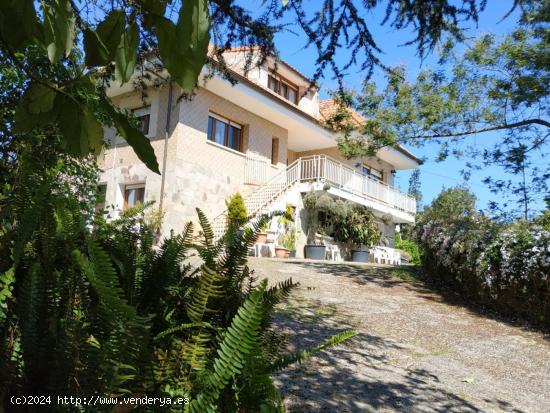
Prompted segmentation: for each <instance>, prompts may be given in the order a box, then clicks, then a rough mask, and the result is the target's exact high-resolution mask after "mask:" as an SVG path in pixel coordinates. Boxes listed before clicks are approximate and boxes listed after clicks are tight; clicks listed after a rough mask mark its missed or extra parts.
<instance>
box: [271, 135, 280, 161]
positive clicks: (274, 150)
mask: <svg viewBox="0 0 550 413" xmlns="http://www.w3.org/2000/svg"><path fill="white" fill-rule="evenodd" d="M278 163H279V138H273V139H271V165H277V164H278Z"/></svg>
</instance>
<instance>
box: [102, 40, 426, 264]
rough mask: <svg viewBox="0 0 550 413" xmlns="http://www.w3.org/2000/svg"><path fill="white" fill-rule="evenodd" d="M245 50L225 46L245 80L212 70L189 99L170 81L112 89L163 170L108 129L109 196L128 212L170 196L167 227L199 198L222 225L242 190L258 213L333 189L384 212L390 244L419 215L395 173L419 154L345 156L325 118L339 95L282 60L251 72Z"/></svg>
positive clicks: (178, 222)
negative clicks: (142, 88)
mask: <svg viewBox="0 0 550 413" xmlns="http://www.w3.org/2000/svg"><path fill="white" fill-rule="evenodd" d="M252 52H254V50H252ZM244 53H250V49H247V51H243V50H242V49H233V50H232V51H230V52H227V53H226V56H227V57H226V60H227V62H228V64H229V65H230V67H231V68H232V69H233V70H234V76H235V78H236V79H237V80H238V83H237V84H235V85H232V84H231V83H230V82H229V81H227V80H225V79H223V78H222V77H220V76H214V77H213V78H210V79H208V81H207V82H206V83H203V82H201V85H202V86H201V87H199V88H198V89H197V91H196V95H195V96H194V97H193V98H192V99H191V100H185V99H178V97H179V96H180V92H181V91H180V90H179V89H178V88H177V86H176V85H175V84H174V83H168V82H160V85H157V86H151V87H150V88H149V89H148V90H147V96H146V97H145V98H143V97H142V94H141V93H140V92H138V91H136V90H134V89H133V86H132V83H131V82H130V83H127V84H125V85H124V86H123V87H116V86H112V87H111V88H110V89H109V90H108V94H109V95H110V96H111V98H112V99H113V101H114V102H115V103H116V104H117V105H119V106H121V107H124V108H127V109H129V110H132V111H133V112H134V113H135V115H136V116H138V117H139V118H140V120H141V125H142V128H143V131H144V132H145V133H146V135H147V136H148V137H149V138H150V139H151V143H152V146H153V148H154V150H155V154H156V156H157V159H158V161H159V164H160V169H161V171H162V172H163V174H162V175H158V174H155V173H153V172H151V171H149V170H148V169H147V168H146V166H145V165H144V164H143V163H142V162H140V161H139V159H138V158H137V157H136V155H135V154H134V152H133V150H132V149H131V148H130V147H129V146H128V145H127V144H126V143H125V142H124V141H123V140H122V139H121V138H117V137H116V136H114V133H113V132H112V131H108V132H107V137H108V139H109V141H110V143H111V145H110V149H108V150H106V151H105V153H104V154H103V155H102V157H101V159H100V167H101V169H102V171H103V172H102V174H101V178H100V185H104V186H105V187H104V190H105V194H106V196H105V198H106V199H105V201H106V204H107V205H112V206H114V208H115V211H121V210H123V209H124V208H128V207H130V206H132V205H134V204H135V203H136V202H143V201H149V200H155V201H156V203H157V206H158V205H159V203H162V209H163V212H164V221H163V224H162V233H165V234H166V233H168V232H169V231H170V230H174V231H176V232H177V231H179V230H181V229H182V228H183V226H184V224H185V223H186V222H187V221H189V220H196V213H195V208H196V207H199V208H201V209H202V210H203V211H204V212H205V213H206V214H207V216H209V217H210V218H211V219H212V220H213V221H214V223H215V224H216V225H218V226H220V225H221V226H223V222H224V221H223V219H220V217H223V213H224V210H225V202H224V201H225V200H226V199H227V198H228V197H229V196H231V195H232V194H234V193H235V192H237V191H239V192H240V193H241V194H242V195H243V196H244V198H245V202H246V204H247V208H248V212H249V213H251V214H254V213H259V212H262V211H269V210H270V209H280V208H281V206H283V207H284V205H285V203H292V204H293V205H294V206H296V207H297V208H298V209H299V208H301V195H302V194H303V193H305V192H307V191H309V190H311V189H314V190H322V189H323V188H324V189H327V188H328V192H329V193H330V194H332V195H333V196H337V197H341V198H345V199H348V200H351V201H353V202H357V203H359V204H363V205H366V206H369V207H371V208H372V210H373V211H374V213H375V215H377V216H379V217H384V221H385V222H386V224H384V223H382V221H381V222H380V226H381V229H382V230H383V232H384V233H385V234H386V235H387V239H388V240H389V244H390V245H392V242H393V231H394V226H395V225H394V224H396V223H412V222H414V216H415V212H416V203H415V200H414V198H412V197H410V196H409V195H407V194H404V193H401V192H399V191H398V190H396V189H395V188H394V187H393V182H394V174H395V173H396V172H397V171H399V170H402V169H412V168H416V167H417V166H418V165H419V163H420V161H419V159H418V158H417V157H415V156H414V155H413V154H412V153H410V152H409V151H408V150H406V149H405V148H403V147H396V148H386V149H383V150H380V151H379V152H378V153H377V156H376V157H373V158H369V159H363V160H361V161H349V160H346V159H345V158H344V157H343V156H342V155H341V154H340V153H339V151H338V148H337V141H336V135H335V134H334V133H331V132H330V131H329V130H327V129H326V128H325V127H323V125H322V124H323V119H324V117H326V116H328V114H329V113H330V111H331V110H333V108H334V104H333V102H332V101H320V100H319V93H318V90H317V88H314V87H311V82H310V80H309V79H308V78H307V77H306V76H304V75H303V74H301V73H300V72H299V71H298V70H296V69H295V68H293V67H292V66H290V65H288V64H286V63H284V62H281V61H279V62H277V63H276V62H275V61H274V59H268V61H267V62H266V63H265V64H264V65H263V66H261V67H259V68H254V69H252V70H250V72H249V73H247V74H246V76H245V75H244V73H243V70H242V65H243V62H244ZM353 115H354V116H359V115H357V114H356V113H353ZM218 229H221V228H218ZM298 254H300V251H298Z"/></svg>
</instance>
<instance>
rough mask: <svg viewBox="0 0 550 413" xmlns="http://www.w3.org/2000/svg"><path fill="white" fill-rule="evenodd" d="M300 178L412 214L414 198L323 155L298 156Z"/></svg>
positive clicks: (414, 204)
mask: <svg viewBox="0 0 550 413" xmlns="http://www.w3.org/2000/svg"><path fill="white" fill-rule="evenodd" d="M299 161H301V173H300V180H301V181H318V182H321V181H322V182H329V183H331V184H332V185H334V186H335V187H337V188H339V189H342V190H345V191H347V192H350V193H353V194H355V195H358V196H363V197H367V198H369V199H372V200H374V201H378V202H382V203H384V204H386V205H388V206H390V207H392V208H396V209H399V210H401V211H405V212H407V213H410V214H415V213H416V199H415V198H414V197H412V196H410V195H407V194H404V193H402V192H400V191H398V190H397V189H395V188H392V187H391V186H389V185H388V184H386V183H384V182H381V181H379V180H377V179H374V178H371V177H370V176H368V175H365V174H363V173H361V172H359V171H357V170H355V169H353V168H351V167H349V166H347V165H345V164H343V163H341V162H338V161H337V160H335V159H332V158H330V157H328V156H326V155H312V156H308V157H304V158H300V159H299Z"/></svg>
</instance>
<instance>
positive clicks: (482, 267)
mask: <svg viewBox="0 0 550 413" xmlns="http://www.w3.org/2000/svg"><path fill="white" fill-rule="evenodd" d="M416 238H417V240H418V242H419V243H420V246H421V248H422V250H423V264H424V266H425V267H426V269H427V271H428V274H429V276H430V277H431V278H432V279H433V280H434V281H436V282H438V283H440V284H445V285H446V286H450V287H451V288H453V289H455V290H458V291H459V292H461V293H463V294H465V295H467V296H469V297H470V298H473V299H474V300H476V301H477V302H480V303H482V304H485V305H488V306H490V307H492V308H495V309H496V310H498V311H500V312H503V313H506V314H508V315H514V316H519V317H522V318H524V319H527V320H529V321H531V322H533V323H536V324H539V325H543V326H545V327H550V231H548V230H547V229H544V228H543V227H542V226H539V225H528V224H525V223H521V222H516V223H514V224H511V225H499V224H496V223H494V222H492V221H490V220H489V219H488V218H487V217H485V216H483V215H481V214H477V213H472V214H470V215H467V216H463V217H460V218H458V219H453V220H443V219H438V220H433V221H429V222H425V223H423V224H422V225H419V226H418V227H417V229H416Z"/></svg>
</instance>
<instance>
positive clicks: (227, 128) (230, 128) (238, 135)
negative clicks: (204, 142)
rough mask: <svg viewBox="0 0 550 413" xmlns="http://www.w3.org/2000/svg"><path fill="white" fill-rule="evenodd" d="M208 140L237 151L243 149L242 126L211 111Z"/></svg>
mask: <svg viewBox="0 0 550 413" xmlns="http://www.w3.org/2000/svg"><path fill="white" fill-rule="evenodd" d="M208 140H209V141H212V142H216V143H217V144H219V145H223V146H227V147H228V148H231V149H235V150H236V151H242V126H241V125H239V124H238V123H236V122H233V121H231V120H229V119H226V118H224V117H221V116H219V115H216V114H214V113H210V114H209V115H208Z"/></svg>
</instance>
